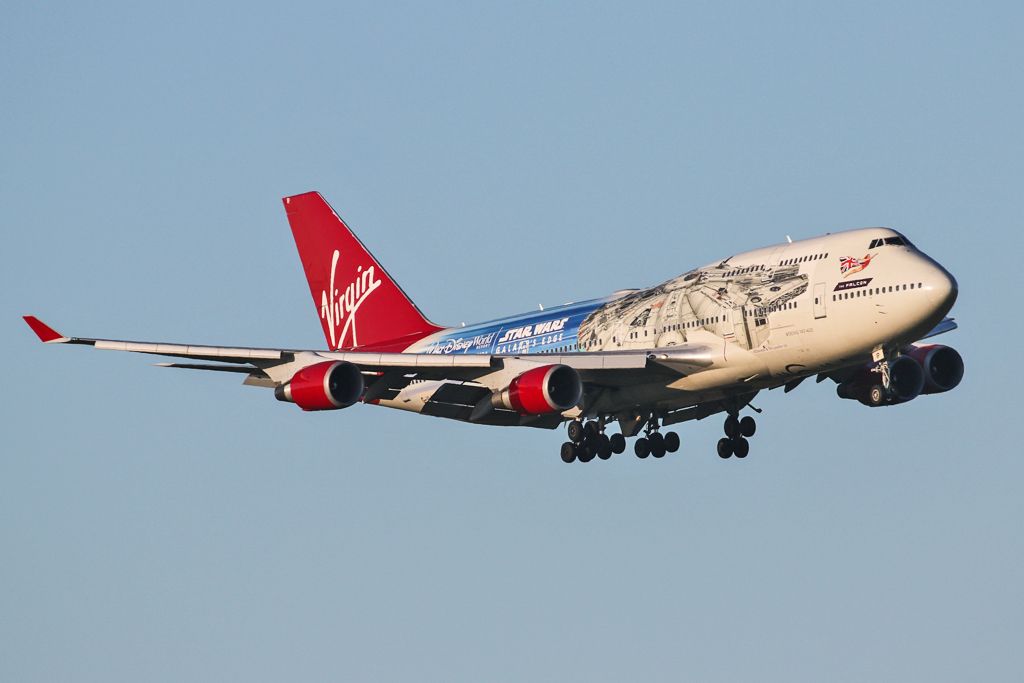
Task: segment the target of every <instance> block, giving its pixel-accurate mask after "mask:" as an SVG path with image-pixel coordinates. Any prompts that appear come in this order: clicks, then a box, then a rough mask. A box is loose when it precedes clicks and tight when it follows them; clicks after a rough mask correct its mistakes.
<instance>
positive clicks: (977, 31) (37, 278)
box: [0, 2, 1024, 682]
mask: <svg viewBox="0 0 1024 683" xmlns="http://www.w3.org/2000/svg"><path fill="white" fill-rule="evenodd" d="M144 4H152V3H144ZM3 14H4V20H3V22H2V24H0V78H2V84H3V93H4V104H3V105H2V107H0V131H2V135H3V150H2V154H0V203H2V206H3V217H2V219H0V221H2V224H3V226H4V229H3V235H4V249H3V253H4V255H5V258H4V266H3V268H2V269H0V277H2V280H0V284H2V287H3V295H2V298H0V308H2V310H0V313H2V315H0V320H2V324H0V341H2V344H3V347H4V351H5V358H6V361H7V363H6V369H5V379H6V382H5V387H4V390H3V391H2V392H0V404H2V406H0V407H2V411H0V415H2V418H0V419H2V424H3V433H4V435H5V438H4V446H3V452H2V454H0V547H2V551H0V586H2V588H0V615H2V618H0V679H2V680H10V681H55V680H75V681H103V682H109V681H138V680H147V681H181V680H247V681H260V680H266V681H280V680H311V681H312V680H324V681H327V680H383V681H387V680H417V681H419V680H431V681H459V680H461V681H481V680H486V681H503V680H509V681H512V680H551V681H564V680H588V681H601V680H607V681H622V680H634V679H641V680H695V681H737V680H763V681H786V682H792V681H822V680H832V681H877V680H901V681H930V682H932V681H963V680H985V681H1019V680H1021V679H1022V677H1024V654H1022V649H1021V643H1022V642H1024V617H1022V610H1021V606H1022V604H1024V576H1022V574H1024V570H1022V567H1024V538H1022V522H1021V518H1022V514H1024V505H1022V502H1021V499H1022V497H1021V484H1022V482H1024V457H1022V454H1021V447H1020V439H1021V435H1020V432H1019V431H1018V429H1017V427H1018V426H1019V425H1020V408H1019V405H1020V400H1019V396H1020V391H1021V389H1020V387H1021V381H1022V380H1021V377H1020V373H1019V372H1018V366H1019V362H1018V360H1017V358H1018V356H1019V355H1020V353H1021V352H1020V343H1021V339H1022V334H1024V330H1022V326H1021V322H1020V314H1019V309H1020V305H1019V298H1020V294H1019V291H1020V281H1021V276H1020V263H1019V261H1020V255H1021V251H1022V249H1021V248H1022V246H1024V244H1022V238H1021V233H1020V228H1021V224H1022V218H1024V216H1022V214H1024V212H1022V208H1021V207H1022V201H1021V192H1022V187H1024V182H1022V181H1024V162H1022V159H1024V144H1022V142H1024V136H1022V133H1021V122H1022V121H1024V87H1022V85H1024V83H1022V77H1021V65H1022V64H1024V21H1022V20H1024V10H1022V9H1021V5H1020V3H1009V2H1007V3H998V2H995V3H974V4H973V5H970V4H964V3H957V4H951V3H909V4H908V3H891V2H858V3H847V4H843V5H837V4H824V3H790V2H787V3H764V4H756V5H747V4H735V3H720V2H703V3H693V4H681V3H630V4H621V5H615V4H598V3H579V4H570V3H560V4H557V5H554V6H552V5H551V4H549V3H494V4H492V3H460V4H450V3H444V4H440V3H410V4H406V5H395V4H383V3H361V4H353V5H347V4H341V3H324V4H321V5H316V4H313V5H295V4H294V3H291V4H288V6H287V7H285V5H284V4H282V3H270V4H259V3H239V4H238V5H234V6H223V5H210V4H209V3H162V4H159V6H156V7H140V6H139V5H138V3H125V4H123V5H112V4H100V5H98V6H97V5H93V4H91V3H67V4H60V3H48V4H41V3H14V4H11V5H10V6H8V7H6V8H5V10H4V13H3ZM309 189H319V190H320V191H322V192H323V193H324V194H325V195H326V196H327V197H328V199H329V200H330V201H331V202H332V203H333V204H334V205H335V207H336V208H337V209H338V210H339V212H340V213H341V214H342V215H343V216H344V217H346V219H348V221H349V222H350V223H351V224H352V225H353V226H354V227H355V228H356V230H357V231H358V232H359V234H360V236H361V237H362V238H363V239H364V241H365V242H366V243H367V244H368V245H369V246H370V248H371V249H372V250H374V252H375V253H376V254H377V256H378V257H379V258H380V259H381V260H382V261H383V262H384V263H385V265H386V266H387V267H388V269H389V270H390V271H391V272H392V273H393V274H394V275H395V276H396V277H397V278H398V280H399V281H400V283H401V284H402V285H403V286H404V287H405V289H406V290H407V291H408V292H410V293H411V294H412V295H413V297H414V298H415V299H416V301H417V302H418V303H419V304H420V306H421V307H422V308H423V309H424V310H425V311H426V312H427V313H428V314H429V315H430V316H431V317H432V318H433V319H435V320H437V321H438V322H442V323H449V324H457V323H459V322H460V321H472V320H478V319H484V318H490V317H494V316H496V315H499V314H502V313H513V312H518V311H521V310H528V309H531V308H534V307H536V305H537V304H538V303H544V304H555V303H561V302H563V301H567V300H577V299H581V298H583V297H587V296H597V295H601V294H605V293H607V292H610V291H612V290H615V289H619V288H622V287H628V286H637V285H644V284H650V283H654V282H658V281H661V280H664V279H666V278H668V277H671V276H674V275H676V274H678V273H680V272H683V271H685V270H686V269H688V268H690V267H692V266H695V265H699V264H702V263H706V262H708V261H711V260H713V259H715V258H720V257H723V256H726V255H728V254H730V253H733V252H735V251H738V250H741V249H743V248H748V247H755V246H761V245H764V244H770V243H774V242H778V241H781V240H782V239H783V238H784V236H785V235H787V234H788V235H792V236H793V237H794V238H798V237H805V236H811V235H815V234H820V233H823V232H826V231H830V230H837V229H843V228H850V227H858V226H866V225H889V226H892V227H896V228H899V229H901V230H903V231H904V232H906V234H908V235H909V236H910V237H911V238H912V239H913V240H914V241H915V242H916V243H918V244H919V245H920V246H921V247H922V248H923V249H924V250H926V251H927V252H928V253H930V254H932V255H933V256H934V257H936V258H937V259H939V260H940V261H941V262H942V263H944V264H945V265H946V266H947V267H948V268H949V269H950V270H951V271H952V272H953V273H954V274H955V275H956V277H957V278H958V279H959V282H960V288H961V289H960V300H959V302H958V303H957V306H956V309H955V315H956V316H957V318H958V320H959V321H960V324H961V325H962V328H961V329H960V330H959V331H957V332H955V333H953V334H951V335H948V337H947V340H946V341H947V342H948V343H951V344H953V345H955V346H956V347H957V348H958V349H960V351H961V352H962V353H963V355H964V357H965V359H966V362H967V364H968V372H967V377H966V379H965V380H964V382H963V384H962V385H961V387H960V388H959V389H958V390H957V391H955V392H953V393H951V394H948V395H944V396H933V397H926V398H923V399H921V400H918V401H915V402H913V403H910V404H908V405H904V406H900V407H898V408H893V409H881V410H870V409H867V408H864V407H862V406H860V405H858V404H856V403H853V402H849V401H841V400H839V399H837V398H836V397H835V394H834V389H833V388H832V386H831V385H830V384H821V385H814V384H813V383H806V384H805V385H804V386H801V387H800V388H799V389H798V390H797V391H795V392H793V393H792V394H789V395H787V396H785V397H783V396H782V395H781V394H780V393H778V392H772V393H771V394H770V395H764V396H762V397H760V398H759V399H758V400H757V401H756V404H757V405H759V407H762V408H763V409H764V411H765V412H764V415H763V416H762V417H761V418H760V419H759V425H760V429H759V431H758V434H757V436H756V437H755V439H754V441H753V450H752V454H751V456H750V457H749V458H747V460H746V461H743V462H737V461H735V460H732V461H728V462H723V461H720V460H719V459H718V458H717V457H715V455H714V453H713V448H714V442H715V440H716V439H717V438H718V436H719V431H720V429H721V425H720V420H719V419H718V418H714V419H710V420H706V421H704V422H701V423H690V424H686V425H684V426H683V427H682V429H680V432H681V435H682V440H683V447H682V449H681V452H680V453H678V454H676V455H674V456H670V457H668V458H665V459H664V460H663V461H658V462H655V461H651V460H648V461H643V462H641V461H638V460H637V459H636V458H634V457H632V456H626V455H624V456H620V457H617V458H615V459H613V460H612V461H610V462H608V463H601V462H594V463H591V464H589V465H574V466H566V465H564V464H562V463H561V462H560V461H559V460H558V457H557V448H558V445H559V444H560V443H561V441H562V440H563V438H562V435H561V433H559V432H546V431H534V430H511V429H501V428H483V427H473V426H467V425H461V424H456V423H449V422H443V421H440V420H436V419H430V418H424V417H418V416H414V415H409V414H402V413H396V412H391V411H384V410H380V409H375V408H372V407H367V406H356V407H354V408H352V409H350V410H346V411H343V412H340V413H332V414H320V415H304V414H301V413H300V411H298V410H297V409H295V407H294V406H289V405H283V404H280V403H278V402H276V401H274V400H273V396H272V395H271V393H270V392H269V391H266V390H259V389H254V388H249V387H243V386H240V385H239V383H238V380H237V378H236V377H233V376H232V377H224V376H208V375H207V374H201V373H195V372H186V371H171V370H164V369H158V368H154V367H152V366H151V363H152V362H153V361H152V359H148V358H145V357H133V356H127V355H122V354H113V353H105V352H94V351H89V350H86V349H82V348H49V347H43V346H42V345H40V344H37V343H36V342H35V340H34V337H33V336H32V335H31V333H30V332H29V330H28V329H27V328H26V327H25V326H24V325H23V324H22V323H21V321H20V318H19V316H20V315H22V314H24V313H36V314H38V315H40V316H41V317H43V319H44V320H47V321H48V322H51V323H52V324H53V325H54V326H56V327H57V328H58V329H60V330H61V331H64V332H66V333H69V334H78V335H91V336H109V337H114V338H129V339H153V340H168V341H191V342H199V343H215V344H217V343H219V344H247V345H280V346H291V347H294V346H300V347H303V346H305V347H319V346H321V345H322V344H323V341H322V339H321V335H320V327H319V325H318V323H317V320H316V314H315V311H314V307H313V306H312V305H311V301H310V297H309V292H308V289H307V287H306V283H305V281H304V278H303V276H302V272H301V268H300V265H299V262H298V259H297V257H296V255H295V253H294V245H293V243H292V240H291V236H290V233H289V231H288V227H287V223H286V221H285V216H284V212H283V210H282V207H281V204H280V197H282V196H284V195H286V194H291V193H296V192H302V191H305V190H309Z"/></svg>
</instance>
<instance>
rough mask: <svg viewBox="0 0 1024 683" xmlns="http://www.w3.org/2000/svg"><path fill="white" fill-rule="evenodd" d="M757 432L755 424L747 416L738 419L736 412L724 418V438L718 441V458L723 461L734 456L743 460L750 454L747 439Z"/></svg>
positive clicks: (752, 419)
mask: <svg viewBox="0 0 1024 683" xmlns="http://www.w3.org/2000/svg"><path fill="white" fill-rule="evenodd" d="M756 431H757V423H756V422H754V418H752V417H750V416H749V415H747V416H745V417H743V418H742V419H740V417H739V415H737V413H736V412H730V413H729V417H727V418H725V438H722V439H719V440H718V457H719V458H722V459H725V458H731V457H732V456H734V455H735V456H736V457H737V458H745V457H747V454H748V453H750V442H749V441H747V439H748V438H750V437H752V436H753V435H754V432H756Z"/></svg>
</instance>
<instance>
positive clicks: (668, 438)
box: [561, 418, 679, 463]
mask: <svg viewBox="0 0 1024 683" xmlns="http://www.w3.org/2000/svg"><path fill="white" fill-rule="evenodd" d="M604 427H605V424H604V420H603V419H599V420H591V421H589V422H586V423H584V422H581V421H579V420H573V421H572V422H570V423H569V428H568V430H567V434H568V436H569V440H568V441H566V442H565V443H563V444H562V450H561V456H562V462H567V463H569V462H575V461H577V460H579V461H580V462H590V461H591V460H593V459H594V458H595V457H597V458H600V459H601V460H607V459H608V458H610V457H612V454H613V453H614V454H618V453H623V452H624V451H625V450H626V437H624V436H623V435H622V434H612V435H611V436H609V435H607V434H605V430H604ZM677 450H679V435H678V434H676V433H675V432H668V433H667V434H662V433H661V432H659V431H658V421H657V419H655V418H651V420H650V421H649V422H648V423H647V426H646V427H644V436H642V437H640V438H639V439H637V440H636V444H635V445H634V451H635V453H636V456H637V457H638V458H646V457H647V456H648V455H653V456H654V457H655V458H661V457H664V455H665V454H666V453H675V452H676V451H677Z"/></svg>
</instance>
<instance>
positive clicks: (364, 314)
mask: <svg viewBox="0 0 1024 683" xmlns="http://www.w3.org/2000/svg"><path fill="white" fill-rule="evenodd" d="M284 207H285V211H286V213H287V215H288V221H289V223H290V225H291V229H292V234H293V235H294V237H295V244H296V246H297V247H298V251H299V257H300V258H301V259H302V265H303V267H304V269H305V272H306V277H307V279H308V281H309V288H310V292H311V293H312V295H313V303H314V305H315V306H316V311H317V315H318V317H319V318H320V323H321V325H322V326H323V331H324V337H325V339H326V341H327V349H326V350H315V349H262V348H246V347H224V346H200V345H194V344H170V343H163V342H137V341H116V340H110V339H91V338H86V337H67V336H64V335H62V334H61V333H59V332H56V331H55V330H53V329H52V328H51V327H49V326H47V325H46V324H45V323H43V322H42V321H40V320H39V319H38V318H36V317H34V316H25V321H26V322H27V323H28V324H29V326H30V327H31V328H32V330H33V331H34V332H35V333H36V335H38V336H39V338H40V339H41V340H42V341H43V342H46V343H48V344H84V345H88V346H93V347H95V348H98V349H108V350H113V351H134V352H137V353H146V354H155V355H158V356H168V357H172V358H176V359H179V360H176V361H174V362H168V363H161V365H164V366H167V367H174V368H190V369H199V370H213V371H222V372H234V373H241V374H243V375H245V381H244V383H245V384H248V385H251V386H257V387H266V388H270V389H273V390H274V396H275V397H276V398H277V399H278V400H280V401H285V402H288V403H294V404H295V405H297V406H298V407H299V408H301V409H303V410H340V409H342V408H348V407H350V406H352V405H355V404H356V403H366V404H373V405H379V406H385V407H388V408H398V409H400V410H408V411H412V412H416V413H422V414H424V415H433V416H435V417H444V418H449V419H453V420H461V421H465V422H474V423H478V424H485V425H502V426H525V427H540V428H547V429H554V428H556V427H558V426H560V425H562V424H567V430H566V433H567V440H566V441H565V443H563V444H562V447H561V458H562V460H564V461H565V462H574V461H579V462H590V461H591V460H593V459H594V458H595V457H597V458H600V459H602V460H604V459H608V458H609V457H611V455H612V454H613V453H622V452H623V451H624V450H625V448H626V439H630V438H634V437H637V438H636V439H635V441H634V451H635V453H636V455H637V456H638V457H640V458H646V457H647V456H648V455H651V456H653V457H655V458H660V457H663V456H664V455H665V454H666V453H671V452H675V451H676V450H677V449H678V448H679V436H678V434H676V433H675V432H671V431H665V428H666V427H668V426H670V425H674V424H678V423H681V422H685V421H687V420H695V419H696V420H699V419H703V418H706V417H708V416H711V415H715V414H720V413H724V414H725V416H726V417H725V425H724V431H725V434H724V436H723V437H722V438H721V439H720V440H719V441H718V445H717V452H718V455H719V456H720V457H722V458H730V457H732V456H735V457H737V458H744V457H746V456H747V453H748V452H749V449H750V444H749V441H748V439H750V437H752V436H753V435H754V432H755V430H756V423H755V421H754V418H753V417H752V416H750V415H745V416H742V417H741V415H740V414H741V412H743V411H744V410H745V409H747V408H748V407H749V408H751V409H752V410H755V411H756V409H755V408H753V406H751V401H752V400H753V398H754V397H755V396H756V395H757V393H758V392H760V391H763V390H766V389H776V388H780V387H781V388H783V391H784V392H787V393H788V392H789V391H790V390H792V389H794V388H795V387H796V386H797V385H798V384H800V383H801V382H803V381H804V380H806V379H808V378H810V377H814V378H816V380H817V381H819V382H820V381H823V380H831V381H833V382H835V383H836V389H837V393H838V395H839V397H840V398H844V399H852V400H856V401H859V402H861V403H863V404H864V405H867V406H872V407H880V406H891V405H895V404H899V403H905V402H907V401H910V400H913V399H915V398H917V397H918V396H920V395H923V394H938V393H942V392H945V391H949V390H951V389H953V388H955V387H956V386H957V385H958V384H959V383H960V380H961V378H962V377H963V373H964V364H963V361H962V359H961V357H960V354H959V353H957V351H956V350H954V349H953V348H951V347H948V346H942V345H937V344H930V343H929V344H922V343H920V342H921V340H923V339H927V338H930V337H933V336H935V335H938V334H941V333H943V332H948V331H950V330H952V329H955V328H956V323H955V322H953V320H952V319H950V318H947V317H946V315H947V314H948V313H949V311H950V309H951V308H952V306H953V303H954V301H956V296H957V284H956V280H954V279H953V276H952V275H950V274H949V272H947V271H946V269H944V268H943V267H942V266H941V265H939V264H938V263H937V262H936V261H935V260H933V259H932V258H930V257H928V256H927V255H926V254H924V253H923V252H921V251H920V250H918V249H917V248H916V247H915V246H914V245H913V244H911V242H910V240H908V239H907V238H906V237H905V236H903V235H901V234H900V233H898V232H896V231H895V230H890V229H888V228H863V229H858V230H848V231H845V232H839V233H834V234H828V235H824V236H822V237H815V238H812V239H806V240H799V241H795V242H787V243H784V244H777V245H774V246H770V247H765V248H762V249H755V250H753V251H748V252H744V253H742V254H735V255H733V256H729V257H727V258H724V259H722V260H720V261H716V262H714V263H709V264H707V265H704V266H701V267H699V268H694V269H692V270H689V271H687V272H685V273H683V274H682V275H680V276H679V277H675V278H672V279H670V280H668V281H666V282H663V283H662V284H660V285H656V286H654V287H650V288H647V289H627V290H620V291H618V292H615V293H614V294H612V295H610V296H606V297H603V298H600V299H592V300H590V301H583V302H579V303H572V304H566V305H564V306H559V307H557V308H549V309H546V310H542V311H534V312H530V313H524V314H521V315H515V316H511V317H507V318H499V319H497V320H492V321H489V322H484V323H479V324H475V325H468V326H462V327H441V326H439V325H435V324H434V323H432V322H430V321H429V320H428V319H427V318H426V317H425V316H424V315H423V313H421V312H420V310H419V309H418V308H417V307H416V305H415V304H414V303H413V302H412V300H411V299H410V298H409V297H408V296H407V295H406V293H405V292H404V291H402V289H401V288H400V287H399V286H398V285H397V284H396V283H395V281H394V280H393V279H392V278H391V276H390V275H388V273H387V272H386V271H385V270H384V268H383V266H381V264H380V263H379V262H378V261H377V260H376V259H375V258H374V257H373V255H372V254H371V253H370V252H369V251H368V250H367V249H366V247H364V246H363V244H362V242H360V241H359V239H358V238H357V237H356V236H355V234H353V233H352V231H351V230H350V229H349V228H348V226H347V225H345V222H344V221H342V220H341V218H340V217H339V216H338V214H337V213H335V212H334V210H333V209H332V208H331V207H330V206H329V205H328V204H327V202H326V201H324V199H323V197H321V196H320V194H319V193H317V192H308V193H305V194H300V195H295V196H292V197H285V198H284ZM757 412H760V411H757ZM613 425H617V431H614V433H609V432H612V431H613V429H614V427H613Z"/></svg>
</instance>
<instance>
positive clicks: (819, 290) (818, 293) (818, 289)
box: [814, 282, 826, 320]
mask: <svg viewBox="0 0 1024 683" xmlns="http://www.w3.org/2000/svg"><path fill="white" fill-rule="evenodd" d="M825 315H826V312H825V283H824V282H818V283H816V284H815V285H814V319H815V320H818V319H820V318H824V317H825Z"/></svg>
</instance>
